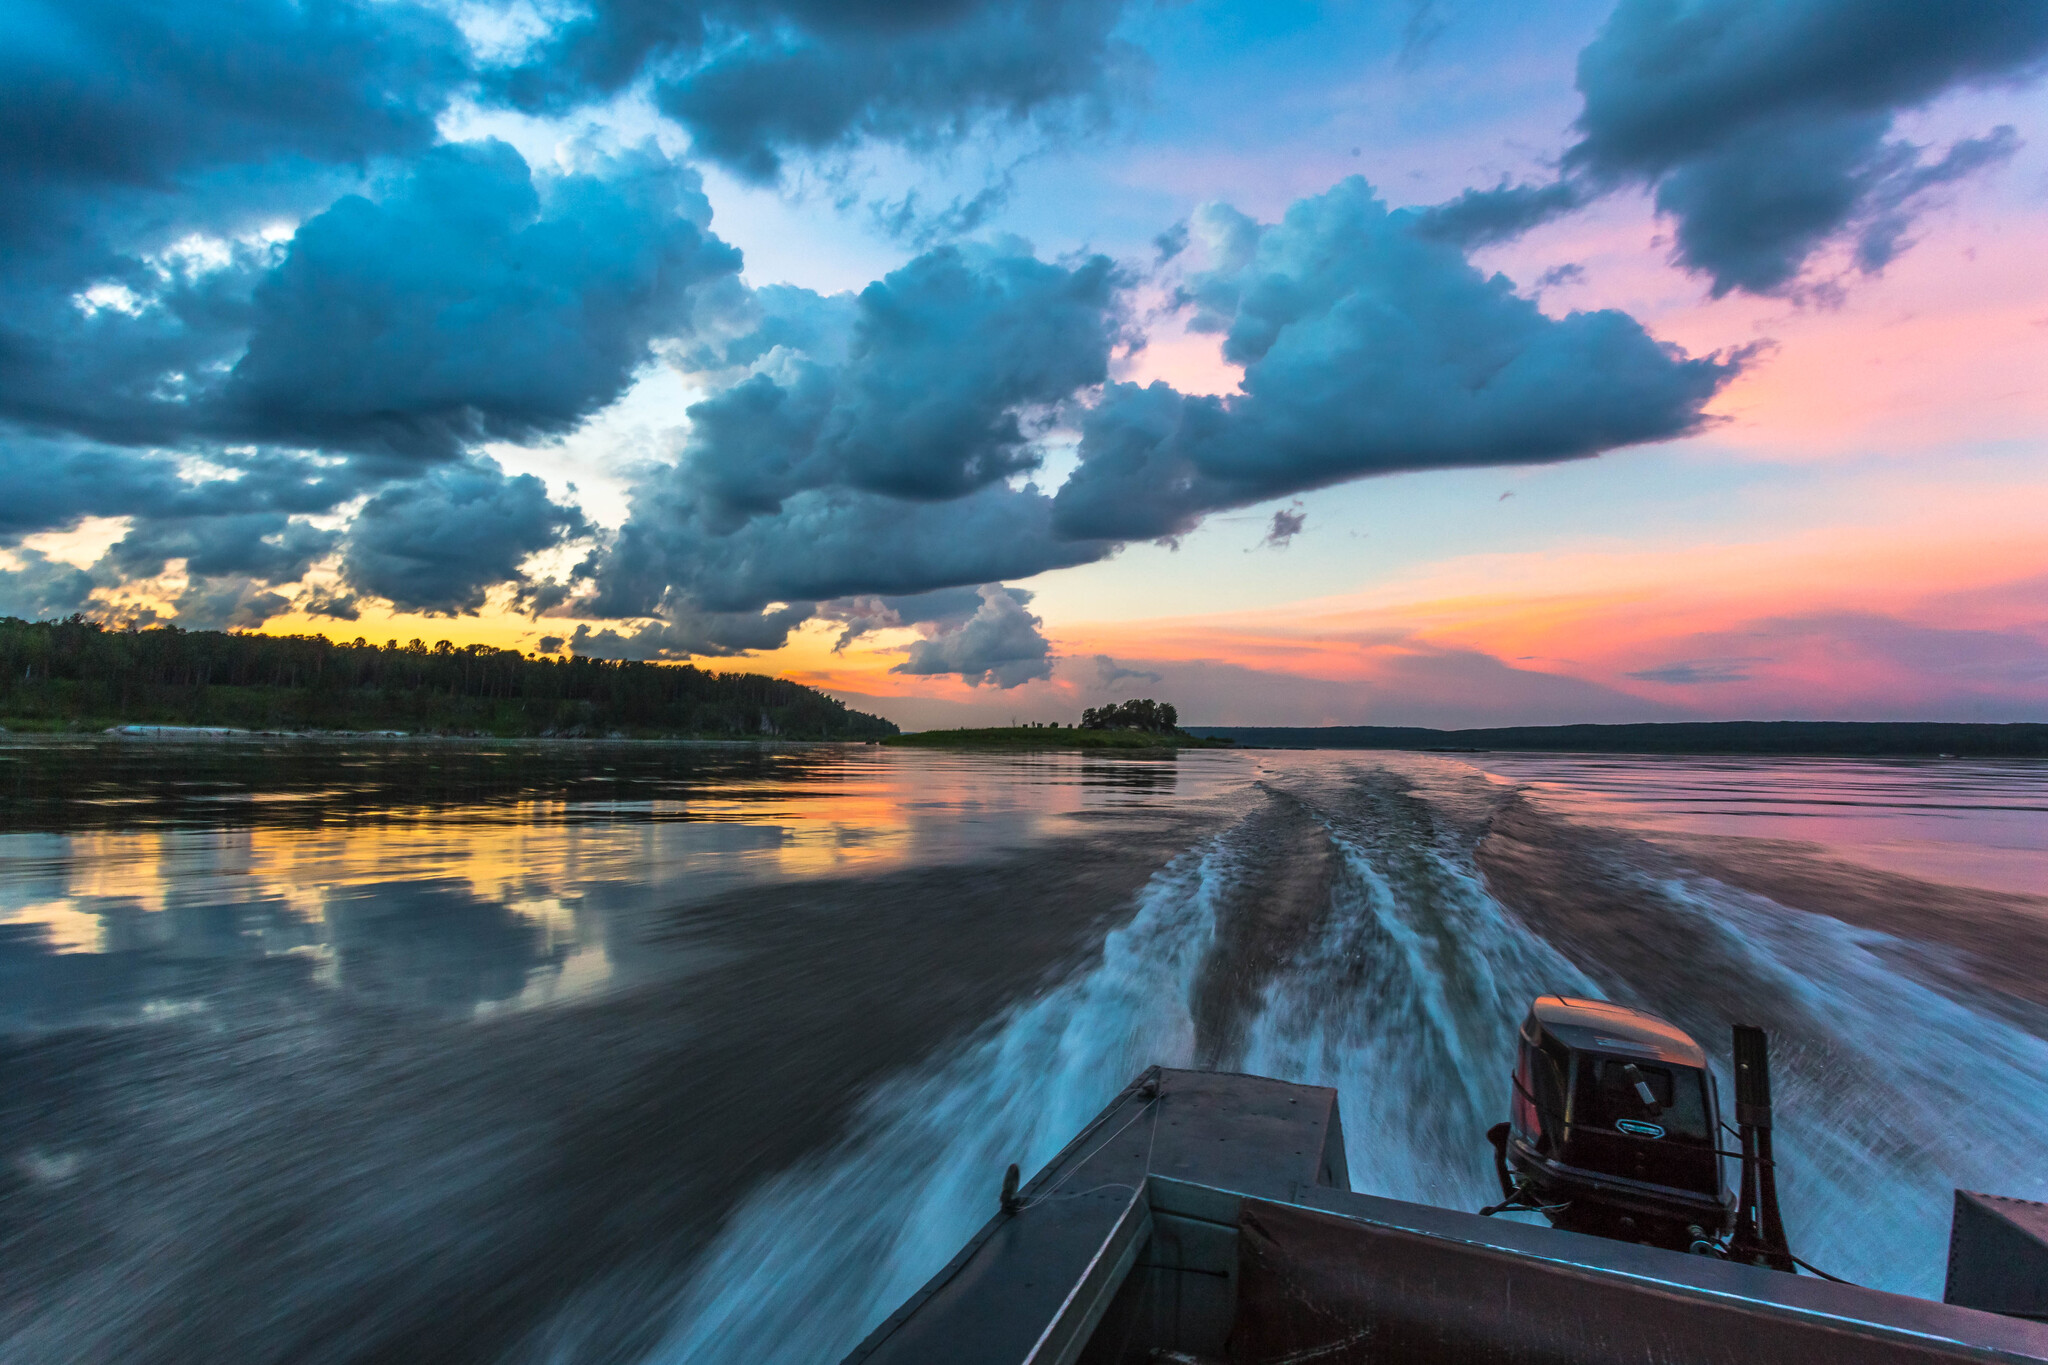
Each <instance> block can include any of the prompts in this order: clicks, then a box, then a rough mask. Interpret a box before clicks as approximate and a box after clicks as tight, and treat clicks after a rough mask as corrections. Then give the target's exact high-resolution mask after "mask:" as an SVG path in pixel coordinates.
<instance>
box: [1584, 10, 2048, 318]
mask: <svg viewBox="0 0 2048 1365" xmlns="http://www.w3.org/2000/svg"><path fill="white" fill-rule="evenodd" d="M2044 62H2048V5H2041V4H2038V3H1975V4H1964V5H1930V4H1926V3H1924V0H1792V2H1791V3H1781V4H1764V3H1759V2H1758V0H1691V2H1690V3H1684V4H1680V3H1673V0H1622V3H1621V4H1619V5H1618V6H1617V7H1616V8H1615V11H1614V13H1613V14H1612V15H1611V16H1610V17H1609V19H1608V21H1607V23H1606V26H1605V27H1604V28H1603V29H1602V30H1601V32H1600V34H1599V36H1598V37H1597V38H1595V40H1594V41H1593V42H1592V43H1591V44H1590V45H1588V46H1587V48H1586V49H1585V51H1584V52H1582V53H1581V54H1580V56H1579V73H1578V84H1579V90H1580V92H1581V93H1582V94H1583V95H1584V97H1585V107H1584V112H1583V113H1582V114H1581V115H1580V118H1579V124H1578V126H1579V129H1580V132H1581V133H1582V135H1583V136H1582V138H1581V141H1580V142H1579V143H1578V145H1576V146H1575V147H1573V148H1572V149H1571V150H1570V151H1569V152H1568V153H1567V154H1566V157H1565V166H1566V169H1567V171H1568V173H1569V174H1570V175H1572V176H1576V177H1580V178H1582V179H1583V181H1584V182H1585V183H1587V184H1588V185H1589V186H1591V187H1599V186H1602V185H1611V184H1618V183H1639V184H1649V185H1654V186H1656V191H1657V206H1658V208H1659V209H1660V210H1661V211H1663V212H1665V213H1668V214H1670V215H1672V216H1673V217H1674V218H1676V220H1677V224H1678V231H1677V246H1676V251H1675V258H1676V260H1677V261H1678V262H1679V264H1681V265H1683V266H1685V267H1686V268H1687V269H1690V270H1694V271H1698V272H1700V273H1702V274H1705V275H1707V276H1708V277H1709V278H1710V279H1711V280H1712V282H1713V289H1714V292H1715V293H1716V294H1717V295H1718V294H1723V293H1726V292H1728V291H1729V290H1731V289H1745V290H1750V291H1752V292H1758V293H1769V292H1775V291H1782V290H1784V289H1786V288H1789V287H1790V286H1791V285H1792V284H1793V283H1794V282H1795V281H1796V280H1797V279H1798V277H1799V275H1800V273H1801V271H1802V270H1803V269H1804V267H1805V266H1806V264H1807V263H1808V261H1809V260H1810V259H1811V258H1812V256H1813V255H1814V253H1815V252H1817V251H1818V250H1820V249H1821V247H1823V246H1824V245H1826V244H1828V243H1830V242H1832V241H1834V240H1837V239H1839V238H1843V237H1847V238H1849V239H1851V240H1852V242H1853V246H1854V258H1855V261H1856V264H1857V265H1858V267H1859V268H1861V269H1863V270H1865V271H1866V272H1868V271H1875V270H1877V269H1880V268H1882V266H1883V265H1884V264H1885V263H1886V262H1887V261H1888V260H1889V259H1890V258H1891V256H1892V255H1893V254H1894V253H1895V252H1896V251H1897V250H1898V249H1899V246H1900V245H1901V243H1902V242H1903V240H1904V236H1905V233H1906V230H1907V228H1908V226H1909V225H1910V222H1911V220H1912V217H1913V215H1914V213H1915V212H1916V211H1917V209H1918V208H1919V207H1920V205H1921V204H1922V202H1924V199H1925V196H1926V193H1927V192H1928V191H1929V190H1930V189H1932V188H1934V187H1936V186H1938V185H1940V184H1943V183H1946V182H1948V181H1952V180H1954V179H1956V178H1958V177H1960V176H1962V175H1965V174H1968V173H1969V172H1970V171H1972V170H1975V169H1977V168H1979V167H1982V166H1984V165H1987V164H1990V163H1991V162H1994V161H1997V160H2001V159H2003V158H2004V157H2005V156H2008V155H2010V153H2011V151H2012V149H2013V148H2014V147H2015V146H2016V145H2017V143H2016V140H2015V139H2014V138H2013V135H2012V132H2011V130H2010V129H1999V130H1995V131H1993V132H1992V133H1991V134H1989V135H1988V136H1986V137H1984V138H1979V139H1968V140H1965V141H1964V142H1961V143H1958V144H1957V145H1956V146H1955V147H1953V148H1951V149H1950V150H1949V152H1948V153H1947V154H1946V155H1944V156H1941V157H1938V158H1936V159H1934V160H1932V161H1928V160H1927V159H1926V158H1925V149H1924V148H1920V147H1915V146H1913V145H1911V144H1909V143H1906V142H1903V141H1899V140H1895V139H1893V138H1892V136H1891V132H1892V121H1893V116H1894V114H1895V113H1897V112H1899V111H1902V110H1907V109H1913V108H1917V107H1919V106H1922V105H1925V104H1927V103H1928V102H1930V101H1932V100H1933V99H1935V98H1936V97H1938V96H1940V95H1941V94H1943V93H1945V92H1947V91H1949V90H1952V89H1956V88H1959V87H1969V86H1986V85H1994V84H1999V83H2006V82H2019V81H2023V80H2027V79H2031V78H2032V77H2034V76H2037V75H2039V74H2040V72H2041V70H2042V68H2043V65H2044Z"/></svg>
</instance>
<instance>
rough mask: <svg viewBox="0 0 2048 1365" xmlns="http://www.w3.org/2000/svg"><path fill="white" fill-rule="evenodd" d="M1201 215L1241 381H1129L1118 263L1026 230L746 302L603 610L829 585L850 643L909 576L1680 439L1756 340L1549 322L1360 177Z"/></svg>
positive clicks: (1577, 320) (642, 495)
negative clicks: (1060, 458)
mask: <svg viewBox="0 0 2048 1365" xmlns="http://www.w3.org/2000/svg"><path fill="white" fill-rule="evenodd" d="M1197 226H1198V227H1199V229H1200V231H1201V233H1202V236H1203V238H1204V246H1205V250H1206V256H1207V259H1208V261H1209V262H1210V268H1209V269H1208V270H1205V271H1201V272H1197V273H1195V274H1193V275H1190V276H1189V277H1188V279H1187V283H1186V286H1185V293H1184V300H1185V306H1186V307H1188V308H1189V309H1191V310H1192V312H1193V317H1192V325H1193V326H1195V327H1196V328H1197V329H1198V330H1208V331H1211V332H1217V333H1221V334H1222V336H1223V348H1224V353H1225V355H1226V357H1227V358H1228V359H1230V360H1232V361H1234V362H1236V363H1238V364H1240V365H1243V366H1244V368H1245V377H1244V381H1243V392H1242V393H1241V394H1239V395H1234V396H1232V397H1229V398H1214V397H1204V396H1190V395H1186V394H1183V393H1180V392H1179V391H1178V390H1176V389H1174V388H1172V387H1171V386H1169V385H1167V384H1164V383H1155V384H1152V385H1150V386H1149V387H1145V388H1140V387H1137V386H1135V385H1132V384H1118V383H1110V382H1107V369H1108V359H1109V356H1110V355H1111V353H1112V350H1113V348H1114V347H1115V346H1116V345H1117V344H1118V343H1119V341H1120V339H1121V337H1122V335H1123V329H1124V328H1125V326H1126V325H1127V322H1126V319H1125V316H1124V311H1123V309H1124V303H1123V299H1122V296H1121V293H1120V291H1119V288H1118V284H1117V281H1116V278H1115V275H1114V272H1113V271H1112V269H1111V268H1110V266H1109V264H1108V263H1107V262H1105V261H1100V260H1089V261H1083V262H1081V263H1079V264H1076V265H1071V266H1068V265H1052V264H1047V263H1044V262H1040V261H1037V260H1035V259H1034V258H1032V257H1030V256H1029V255H1028V254H1027V253H1026V252H1025V251H1024V248H1023V247H1022V245H1021V244H1016V243H998V244H995V245H991V246H982V247H976V248H971V249H970V248H956V247H946V248H941V249H940V250H937V251H933V252H929V253H927V254H925V255H924V256H922V257H919V258H918V259H917V260H916V261H913V262H912V263H911V264H910V265H909V266H906V267H905V268H904V269H903V270H900V271H898V272H896V273H895V274H893V275H891V276H889V277H888V278H887V279H885V280H883V281H881V282H879V283H878V284H877V285H875V286H872V287H870V288H869V289H868V290H866V291H864V292H863V293H862V294H860V295H859V296H858V297H857V298H856V299H855V300H853V301H852V302H851V304H850V305H843V306H840V307H838V308H836V309H835V308H828V307H825V306H824V301H822V300H818V299H817V298H816V296H809V298H808V299H805V298H804V297H802V296H801V291H784V292H783V293H781V294H779V295H777V296H775V297H773V298H764V299H760V300H757V301H756V302H755V303H753V304H752V305H750V307H751V309H752V310H753V311H752V312H751V313H749V312H748V310H747V309H741V310H739V312H738V313H736V314H735V315H736V316H737V315H741V314H744V315H748V316H754V317H758V319H759V325H760V327H761V328H762V329H763V330H767V331H771V332H772V334H773V336H774V337H775V338H776V339H775V341H774V342H773V343H772V344H768V343H766V342H765V341H760V340H751V339H750V338H749V336H748V335H747V334H746V333H745V332H744V331H742V332H739V333H736V334H734V335H732V336H730V337H727V338H724V339H722V340H718V341H717V343H716V344H715V345H713V344H707V346H706V347H705V348H704V350H703V352H702V362H701V363H702V365H703V367H704V368H703V370H702V372H703V373H705V374H711V373H714V372H716V370H717V368H718V367H719V366H725V367H727V368H728V372H729V373H731V374H732V375H733V376H734V377H732V378H730V379H729V380H728V382H727V385H726V387H725V388H723V389H722V390H720V391H719V392H718V393H716V394H715V395H714V396H713V397H711V398H709V399H707V400H705V401H704V402H702V403H699V404H698V405H696V407H694V408H693V409H692V411H691V416H692V419H693V428H692V431H691V433H690V436H689V438H688V441H687V443H686V445H685V447H684V449H683V450H682V452H681V455H680V458H679V459H678V460H677V462H676V463H675V464H674V465H672V466H669V467H667V468H664V469H660V470H656V471H654V472H652V473H651V474H650V475H649V476H648V477H647V478H645V479H644V480H643V481H642V483H641V484H640V485H639V487H638V488H637V489H636V491H635V494H634V498H633V504H632V510H631V514H630V516H629V517H628V519H627V522H626V524H625V525H624V526H623V527H621V528H620V530H619V531H618V533H617V534H616V535H615V536H613V537H611V538H610V539H609V540H608V541H607V543H606V544H605V545H604V546H603V547H602V548H601V550H600V551H599V552H598V553H597V554H595V555H594V556H593V557H592V558H591V559H590V560H589V561H588V562H587V563H586V564H585V565H584V566H583V572H584V573H586V574H587V575H589V576H590V577H591V578H592V579H593V580H594V588H593V590H592V591H591V592H590V593H589V594H588V595H587V596H586V597H584V598H583V599H582V600H581V601H580V602H579V604H578V609H579V610H582V611H585V612H587V613H590V614H594V615H601V616H610V617H623V618H634V617H645V616H648V615H650V614H651V613H653V612H655V611H656V610H657V608H658V607H659V606H660V605H661V604H662V603H664V602H665V601H668V600H670V597H671V595H672V594H673V595H674V596H675V597H677V598H680V599H681V600H685V601H688V602H691V603H693V604H695V606H696V607H697V608H698V609H701V610H705V611H714V612H749V611H758V610H760V609H761V608H762V607H764V606H766V605H767V604H769V603H772V602H799V601H807V602H827V603H832V604H834V605H833V607H832V608H831V612H832V613H833V614H832V615H831V619H834V620H840V621H843V622H845V623H846V625H847V630H846V632H845V634H844V635H843V636H842V639H843V640H851V639H854V638H857V637H858V636H859V635H860V634H862V633H864V632H865V631H867V630H871V629H876V628H880V627H881V626H884V625H899V624H908V623H913V622H914V621H915V620H916V619H917V618H916V617H914V616H908V615H904V614H903V612H904V608H902V607H900V606H899V605H897V603H896V599H899V598H904V597H910V596H913V595H916V594H921V593H930V592H934V591H936V590H942V589H956V590H957V589H959V588H962V587H965V586H968V585H980V584H988V583H994V582H999V581H1002V580H1006V579H1017V578H1026V577H1030V576H1031V575H1033V574H1037V573H1042V572H1045V571H1047V570H1049V569H1057V568H1064V567H1070V566H1073V565H1077V564H1085V563H1089V562H1092V561H1095V560H1098V559H1101V558H1103V557H1105V556H1107V555H1109V554H1112V553H1114V552H1115V550H1116V549H1117V548H1118V547H1119V546H1120V545H1121V544H1123V543H1125V542H1127V541H1130V540H1136V539H1151V538H1156V537H1164V536H1172V535H1177V534H1180V533H1183V532H1185V531H1187V530H1189V529H1191V528H1192V527H1193V526H1194V525H1196V524H1197V523H1198V522H1199V521H1200V520H1201V518H1202V517H1203V516H1204V515H1206V514H1207V513H1209V512H1212V511H1216V510H1219V509H1223V508H1230V507H1236V506H1242V505H1246V504H1249V503H1255V502H1261V501H1266V500H1268V499H1271V498H1274V497H1285V496H1288V495H1290V494H1294V493H1298V492H1301V491H1304V490H1307V489H1311V488H1316V487H1320V486H1323V485H1326V484H1331V483H1337V482H1341V481H1344V480H1348V479H1353V478H1359V477H1364V476H1369V475H1373V474H1382V473H1390V472H1394V471H1397V470H1411V469H1426V468H1436V467H1445V466H1457V465H1481V464H1522V463H1536V462H1545V461H1554V460H1562V459H1573V458H1580V457H1585V456H1590V455H1596V454H1599V453H1601V452H1603V451H1606V450H1611V449H1615V448H1617V447H1621V446H1627V445H1633V444H1638V443H1641V442H1645V441H1657V440H1666V439H1670V438H1673V437H1677V436H1682V435H1685V434H1687V433H1689V432H1692V431H1694V430H1697V429H1698V428H1699V426H1700V425H1701V423H1702V420H1703V419H1702V417H1701V410H1702V407H1703V405H1704V404H1705V403H1706V402H1707V401H1708V400H1709V399H1710V398H1711V397H1712V396H1713V395H1714V394H1715V393H1716V392H1717V391H1718V390H1719V388H1720V387H1721V386H1722V385H1723V384H1724V383H1726V382H1727V380H1728V379H1729V378H1730V377H1731V376H1732V375H1733V374H1734V373H1735V372H1736V370H1737V368H1738V367H1739V364H1740V357H1722V358H1707V359H1695V358H1689V357H1687V356H1686V355H1684V354H1683V353H1682V352H1680V351H1678V350H1677V349H1676V348H1675V347H1671V346H1667V345H1663V344H1661V343H1659V342H1657V341H1655V340H1654V339H1652V338H1651V337H1650V336H1649V335H1648V333H1646V332H1645V331H1644V330H1643V328H1642V327H1641V326H1640V325H1638V324H1637V323H1636V322H1635V321H1634V320H1633V319H1632V318H1630V317H1628V316H1627V315H1626V314H1622V313H1618V312H1597V313H1573V314H1570V315H1568V316H1566V317H1564V318H1551V317H1548V316H1546V315H1545V314H1543V313H1542V312H1541V311H1540V310H1539V309H1538V308H1537V307H1536V306H1535V305H1534V304H1533V303H1531V302H1530V301H1529V300H1527V299H1525V298H1523V297H1521V296H1519V295H1518V294H1517V293H1516V292H1515V289H1514V287H1513V285H1512V283H1511V282H1510V281H1508V280H1507V279H1505V278H1503V277H1501V276H1492V277H1488V276H1486V275H1484V274H1482V273H1481V272H1479V271H1478V270H1476V269H1475V268H1474V267H1473V266H1472V265H1471V264H1470V263H1469V261H1468V260H1467V259H1466V256H1465V254H1464V252H1463V250H1462V249H1461V248H1459V247H1458V246H1456V245H1454V244H1452V243H1450V242H1448V241H1445V240H1441V239H1433V238H1430V237H1428V236H1426V235H1424V234H1422V233H1420V232H1418V231H1417V230H1416V215H1415V214H1413V213H1407V212H1402V213H1393V212H1390V211H1389V210H1388V209H1387V208H1386V206H1385V205H1384V204H1382V203H1381V202H1380V200H1379V199H1378V198H1377V197H1376V196H1375V195H1374V194H1373V193H1372V191H1371V189H1370V188H1369V187H1368V186H1366V185H1365V183H1364V182H1363V181H1360V180H1355V179H1354V180H1350V181H1346V182H1345V183H1343V184H1341V185H1339V186H1338V187H1337V188H1335V189H1334V190H1332V191H1330V192H1329V193H1328V194H1326V195H1322V196H1318V197H1316V198H1313V199H1309V200H1304V201H1302V202H1301V203H1299V204H1297V205H1295V207H1294V208H1293V209H1292V210H1291V211H1290V212H1289V213H1288V215H1287V217H1286V219H1285V220H1284V221H1283V222H1282V223H1280V224H1277V225H1264V224H1260V223H1257V222H1255V221H1253V220H1252V219H1250V218H1248V217H1245V216H1244V215H1242V214H1239V213H1236V212H1235V211H1234V210H1230V209H1228V208H1213V209H1211V210H1208V211H1205V212H1204V213H1202V214H1200V215H1198V220H1197ZM807 346H815V347H816V348H817V351H816V353H815V354H814V353H809V352H807V351H806V350H805V347H807ZM746 357H752V358H753V359H752V361H751V363H750V364H748V365H746V366H745V367H744V368H739V369H733V368H732V367H733V366H734V362H735V361H737V360H739V359H742V358H746ZM1048 422H1052V423H1058V424H1078V429H1079V436H1080V440H1079V445H1078V455H1079V464H1078V467H1077V468H1076V469H1075V470H1074V472H1073V473H1072V474H1070V475H1069V476H1068V478H1067V479H1066V481H1065V482H1064V483H1063V484H1062V485H1061V486H1060V487H1059V488H1058V489H1057V490H1056V492H1054V493H1052V494H1048V493H1047V492H1046V491H1044V490H1042V489H1041V488H1039V487H1038V486H1036V485H1035V484H1033V483H1028V482H1021V481H1020V479H1021V476H1022V475H1023V474H1024V473H1025V472H1026V471H1029V470H1031V469H1033V467H1034V466H1035V465H1036V463H1037V461H1038V460H1039V458H1040V453H1039V451H1040V446H1041V444H1042V440H1043V438H1042V437H1040V436H1039V435H1037V434H1036V433H1038V432H1040V431H1041V430H1042V429H1043V428H1044V424H1045V423H1048ZM1069 430H1071V427H1069ZM1068 439H1071V437H1069V438H1068ZM1296 515H1298V513H1293V512H1290V513H1288V516H1290V517H1292V516H1296ZM1271 529H1272V531H1273V532H1275V533H1276V537H1277V538H1276V540H1275V542H1274V543H1283V542H1284V540H1285V538H1286V536H1287V535H1289V534H1291V531H1290V530H1289V527H1288V525H1287V524H1286V522H1285V521H1284V520H1283V521H1281V522H1276V523H1275V524H1274V526H1273V527H1272V528H1271ZM1292 529H1293V530H1299V525H1298V524H1296V525H1294V526H1293V528H1292ZM844 599H858V600H857V601H854V602H847V601H845V600H844ZM982 605H983V606H985V605H986V603H985V602H984V603H983V604H982ZM1018 605H1019V607H1020V609H1021V603H1019V604H1018ZM981 609H982V608H981V607H980V606H978V607H977V608H976V611H977V612H979V611H980V610H981ZM913 610H915V609H914V608H913ZM961 628H964V626H961V627H953V626H949V627H948V628H947V629H948V630H949V631H950V630H954V629H961ZM992 628H993V627H992V626H990V625H988V624H986V623H984V625H982V626H981V627H978V628H977V637H979V635H981V634H985V633H986V632H987V631H989V630H991V629H992ZM935 650H937V647H936V646H935V647H934V649H933V650H927V651H925V652H924V653H923V654H922V655H920V656H919V657H920V658H925V659H937V658H939V657H941V655H940V653H938V652H935ZM948 671H951V670H948ZM982 671H983V672H987V671H988V670H986V669H984V670H982Z"/></svg>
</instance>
